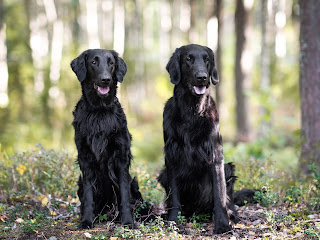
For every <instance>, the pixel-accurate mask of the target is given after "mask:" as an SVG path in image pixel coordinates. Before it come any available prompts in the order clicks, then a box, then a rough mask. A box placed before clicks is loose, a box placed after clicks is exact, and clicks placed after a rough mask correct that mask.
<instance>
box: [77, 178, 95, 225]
mask: <svg viewBox="0 0 320 240" xmlns="http://www.w3.org/2000/svg"><path fill="white" fill-rule="evenodd" d="M81 204H83V215H82V221H81V223H80V225H79V228H81V229H87V228H92V227H93V220H94V212H93V209H94V201H93V190H92V183H91V181H90V180H89V177H88V176H87V174H86V173H85V172H84V175H83V198H82V201H81Z"/></svg>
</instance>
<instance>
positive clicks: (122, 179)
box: [119, 166, 133, 225]
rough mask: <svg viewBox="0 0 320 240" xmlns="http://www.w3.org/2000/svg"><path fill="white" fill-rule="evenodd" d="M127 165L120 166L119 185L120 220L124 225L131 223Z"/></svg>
mask: <svg viewBox="0 0 320 240" xmlns="http://www.w3.org/2000/svg"><path fill="white" fill-rule="evenodd" d="M129 179H130V177H129V166H120V169H119V185H120V186H119V187H120V207H121V220H122V223H123V224H125V225H133V217H132V209H131V207H130V181H129Z"/></svg>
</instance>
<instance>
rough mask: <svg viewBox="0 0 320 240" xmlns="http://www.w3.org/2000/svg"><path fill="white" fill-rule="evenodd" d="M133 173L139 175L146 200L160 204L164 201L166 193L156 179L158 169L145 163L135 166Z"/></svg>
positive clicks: (141, 189)
mask: <svg viewBox="0 0 320 240" xmlns="http://www.w3.org/2000/svg"><path fill="white" fill-rule="evenodd" d="M131 174H132V176H136V177H137V180H138V184H139V188H140V191H141V194H142V196H143V199H144V200H145V201H146V202H149V203H151V204H155V205H158V204H159V203H160V202H161V201H163V199H164V197H165V193H164V190H163V188H162V187H161V186H160V183H159V182H158V180H157V179H156V177H157V171H155V170H154V169H151V168H150V167H148V166H147V165H143V166H136V167H133V168H132V169H131Z"/></svg>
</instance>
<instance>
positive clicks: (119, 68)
mask: <svg viewBox="0 0 320 240" xmlns="http://www.w3.org/2000/svg"><path fill="white" fill-rule="evenodd" d="M111 53H112V55H113V57H114V59H115V60H116V69H115V77H116V79H117V81H118V82H122V81H123V78H124V76H125V75H126V73H127V64H126V63H125V62H124V60H123V59H122V58H121V57H119V54H118V53H117V52H116V51H113V50H111Z"/></svg>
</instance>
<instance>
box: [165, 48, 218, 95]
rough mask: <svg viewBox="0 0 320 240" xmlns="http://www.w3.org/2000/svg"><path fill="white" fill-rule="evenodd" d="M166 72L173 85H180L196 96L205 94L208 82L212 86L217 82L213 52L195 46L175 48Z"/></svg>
mask: <svg viewBox="0 0 320 240" xmlns="http://www.w3.org/2000/svg"><path fill="white" fill-rule="evenodd" d="M167 71H168V72H169V74H170V80H171V82H172V83H173V84H175V85H178V84H182V85H183V86H185V87H187V88H188V89H189V90H190V91H191V92H192V93H193V94H194V95H197V96H201V95H203V94H205V93H206V90H207V88H208V87H209V85H210V80H211V82H212V84H214V85H216V84H217V83H218V82H219V79H218V72H217V69H216V67H215V61H214V54H213V51H212V50H211V49H210V48H208V47H204V46H200V45H196V44H190V45H186V46H182V47H180V48H177V49H176V51H175V52H174V53H173V55H172V56H171V58H170V60H169V62H168V64H167Z"/></svg>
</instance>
